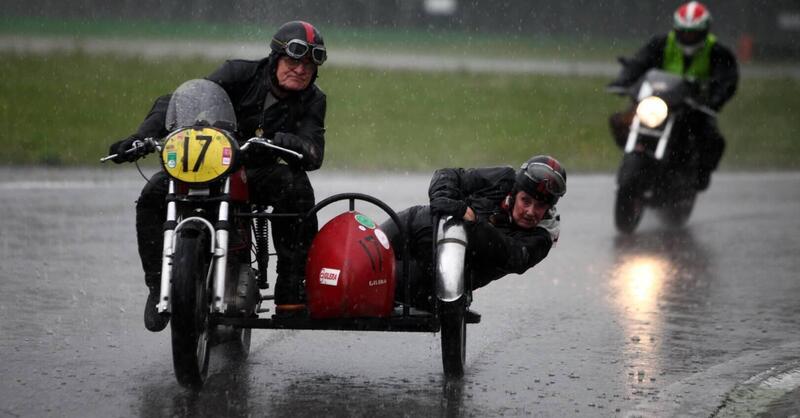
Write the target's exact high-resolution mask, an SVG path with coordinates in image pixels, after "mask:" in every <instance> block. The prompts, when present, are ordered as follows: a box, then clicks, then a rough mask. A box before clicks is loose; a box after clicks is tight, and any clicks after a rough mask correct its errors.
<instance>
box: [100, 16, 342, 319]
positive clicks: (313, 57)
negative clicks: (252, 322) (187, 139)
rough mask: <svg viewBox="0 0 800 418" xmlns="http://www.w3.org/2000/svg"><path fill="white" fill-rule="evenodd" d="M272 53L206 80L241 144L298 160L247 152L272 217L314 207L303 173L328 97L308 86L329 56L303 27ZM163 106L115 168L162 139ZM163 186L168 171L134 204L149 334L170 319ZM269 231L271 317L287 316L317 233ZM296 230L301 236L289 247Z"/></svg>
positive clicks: (279, 38)
mask: <svg viewBox="0 0 800 418" xmlns="http://www.w3.org/2000/svg"><path fill="white" fill-rule="evenodd" d="M270 49H271V52H270V54H269V56H267V57H266V58H264V59H261V60H258V61H246V60H229V61H226V62H225V63H224V64H223V65H222V66H221V67H219V68H218V69H217V70H216V71H214V72H213V73H212V74H211V75H209V76H208V77H206V78H207V79H208V80H211V81H213V82H215V83H217V84H219V85H220V86H221V87H222V88H223V89H224V90H225V91H226V92H227V94H228V96H230V99H231V102H232V104H233V108H234V111H235V113H236V118H237V121H238V125H239V126H238V132H236V134H237V135H238V137H239V138H240V139H248V138H251V137H253V136H262V137H264V138H269V139H271V140H272V143H273V144H275V145H278V146H281V147H284V148H288V149H291V150H293V151H296V152H299V153H300V154H302V155H303V157H302V159H299V160H298V159H296V158H295V157H293V156H291V155H287V154H285V153H282V154H277V153H276V152H275V151H269V150H267V149H266V147H251V148H249V149H248V150H247V153H246V155H244V158H243V160H244V165H245V167H246V170H247V179H248V186H249V189H250V195H251V199H252V201H253V203H256V204H259V205H269V206H272V207H273V209H274V212H275V213H305V212H307V211H308V210H309V209H311V208H312V207H313V206H314V204H315V199H314V189H313V188H312V187H311V183H310V181H309V178H308V175H307V174H306V171H312V170H316V169H318V168H319V167H320V166H321V165H322V160H323V155H324V150H325V110H326V96H325V94H324V93H323V92H322V91H321V90H320V89H319V88H318V87H317V86H316V84H315V83H314V81H315V80H316V78H317V75H318V73H317V70H318V67H319V66H320V65H322V64H323V63H324V62H325V60H326V59H327V52H326V50H325V43H324V41H323V39H322V36H321V35H320V33H319V31H318V30H317V29H316V28H315V27H314V26H312V25H311V24H309V23H307V22H302V21H291V22H288V23H285V24H283V25H282V26H281V27H280V28H279V29H278V31H277V32H276V33H275V35H274V36H273V37H272V40H271V41H270ZM169 101H170V95H165V96H161V97H159V98H158V99H157V100H156V101H155V103H154V104H153V107H152V109H151V110H150V112H149V114H148V115H147V117H146V118H145V120H144V121H143V122H142V123H141V125H140V126H139V129H138V130H137V132H136V133H135V134H133V135H131V136H130V137H128V138H126V139H123V140H121V141H118V142H116V143H114V144H113V145H111V147H110V150H109V153H110V154H118V156H117V157H116V158H115V159H114V162H116V163H122V162H125V161H134V160H136V159H137V158H139V157H140V155H139V153H131V154H125V151H126V150H129V149H130V148H132V147H133V145H134V142H135V141H140V140H142V138H146V137H155V138H162V137H164V136H166V135H167V134H168V132H167V131H166V129H165V126H164V124H165V116H166V112H167V107H168V104H169ZM167 187H168V177H167V175H166V173H164V172H163V171H160V172H158V173H156V174H155V175H154V176H153V177H152V178H151V179H150V180H149V182H148V183H147V184H146V185H145V187H144V189H143V190H142V192H141V195H140V197H139V199H138V200H137V203H136V232H137V239H138V246H139V255H140V257H141V260H142V267H143V269H144V272H145V284H146V285H147V287H148V288H149V290H150V294H149V296H148V297H147V303H146V305H145V311H144V322H145V327H146V328H147V329H148V330H150V331H161V330H162V329H164V328H165V327H166V325H167V322H168V317H165V316H162V315H158V314H157V312H156V305H157V303H158V298H159V287H160V281H161V251H162V242H163V231H162V225H163V223H164V221H165V220H166V201H165V197H166V194H167ZM272 225H273V229H272V238H273V242H274V245H275V250H276V252H277V255H278V263H277V266H276V270H277V274H278V277H277V281H276V285H275V304H276V314H278V315H292V314H295V313H297V312H302V311H303V310H304V308H305V305H304V304H303V300H302V293H301V287H302V279H303V277H304V273H305V258H306V257H305V256H306V254H307V252H308V247H309V245H310V243H311V240H312V239H313V236H314V233H315V232H316V231H317V220H316V217H314V218H313V219H312V220H311V222H309V223H306V224H305V225H301V224H299V223H298V222H296V221H294V220H281V219H280V218H278V219H274V220H273V221H272ZM298 231H299V232H300V234H301V238H300V241H299V242H295V237H296V236H297V233H298Z"/></svg>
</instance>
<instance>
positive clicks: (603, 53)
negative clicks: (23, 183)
mask: <svg viewBox="0 0 800 418" xmlns="http://www.w3.org/2000/svg"><path fill="white" fill-rule="evenodd" d="M680 3H681V2H678V1H663V0H649V1H639V2H629V1H623V0H606V1H599V2H598V1H587V0H564V1H560V2H550V1H539V0H507V1H489V0H471V1H464V0H375V1H365V0H340V1H325V0H295V1H285V0H273V1H256V0H239V1H235V2H229V1H223V0H190V1H168V0H161V1H159V0H135V1H134V0H102V1H101V0H81V1H72V2H61V1H57V0H28V1H25V2H19V1H12V0H0V7H1V8H2V10H3V16H2V17H0V58H2V64H0V68H2V70H3V74H4V77H3V79H2V80H0V106H2V107H1V108H0V124H2V126H5V127H6V130H7V133H9V134H10V135H6V136H4V137H3V138H2V139H0V141H2V143H3V145H4V149H6V150H9V151H10V152H8V153H4V154H3V155H2V156H0V163H4V164H37V163H45V164H79V165H87V164H88V165H92V164H94V161H96V159H95V157H98V156H101V154H103V152H104V151H105V150H106V149H107V145H108V144H109V143H111V142H113V140H116V139H119V138H122V137H124V136H126V135H128V134H129V133H131V132H132V131H133V130H135V128H136V126H137V125H138V123H139V122H140V121H141V119H142V118H143V117H144V115H145V114H146V112H147V110H148V109H149V106H150V104H151V103H152V100H153V99H154V98H155V97H157V96H158V95H160V94H163V93H166V92H169V91H171V90H172V89H174V88H175V87H177V85H178V84H180V82H181V81H183V80H186V79H189V78H198V77H203V76H205V75H207V74H208V73H210V72H211V71H213V69H214V68H216V67H217V66H218V65H220V64H221V63H222V60H223V59H226V58H247V59H258V58H260V57H263V56H264V55H266V53H267V50H268V47H267V41H268V40H269V38H270V36H271V35H272V33H273V32H274V31H275V30H276V29H277V27H278V26H279V25H280V24H282V23H284V22H286V21H289V20H295V19H301V20H307V21H309V22H311V23H313V24H314V25H316V26H317V27H318V28H319V29H320V30H321V32H322V34H323V36H324V38H325V41H326V45H327V47H328V51H329V56H330V61H329V62H328V63H326V65H325V66H323V67H322V68H321V69H320V78H319V80H318V84H319V85H320V87H322V88H323V90H325V92H326V93H327V94H328V115H327V120H326V122H327V125H328V134H327V141H328V149H327V156H326V167H328V168H335V169H358V170H384V169H385V170H414V171H417V170H423V171H424V170H429V169H431V168H432V167H437V166H444V165H448V166H450V165H457V166H470V165H488V164H500V163H503V164H517V163H518V161H517V160H519V159H520V158H521V157H520V156H521V155H530V154H533V153H539V152H547V153H552V154H555V155H557V156H559V157H560V158H561V159H562V160H563V161H564V162H565V164H568V165H569V166H571V167H574V168H575V169H577V170H580V171H611V170H613V169H614V167H616V165H617V164H618V161H619V157H620V152H619V150H618V149H616V147H615V146H614V144H613V141H612V140H611V137H610V135H609V132H608V127H607V116H608V115H609V114H610V113H611V112H614V111H615V110H618V109H620V108H622V107H624V106H626V105H627V103H626V102H625V100H624V99H621V98H618V97H614V96H611V95H609V94H606V93H605V92H604V90H603V88H604V86H605V84H606V83H607V82H608V81H610V80H611V79H612V78H613V77H614V75H615V74H616V72H617V71H618V65H617V64H616V58H617V57H618V56H621V55H631V54H633V53H634V52H635V51H636V50H637V49H638V48H639V47H641V46H642V45H643V44H644V43H645V42H646V41H647V40H648V39H649V38H650V36H653V35H655V34H659V33H663V32H665V31H667V30H669V28H670V26H671V22H672V13H673V12H674V10H675V9H676V8H677V7H678V6H679V5H680ZM705 3H706V5H707V6H708V7H709V9H710V10H711V13H712V16H713V18H714V23H713V25H712V31H713V32H714V33H715V34H716V35H717V36H718V38H719V39H720V41H721V42H722V43H723V44H725V45H727V46H728V47H729V48H730V49H731V50H733V51H734V52H735V53H736V55H737V57H738V59H739V61H740V64H741V65H742V74H743V77H742V79H741V81H740V86H739V92H738V94H737V96H736V97H734V98H733V99H732V101H731V102H730V104H729V105H728V106H727V107H726V108H725V109H724V110H723V113H722V115H721V117H720V125H721V129H722V131H723V133H724V134H725V135H726V137H727V138H728V142H729V146H728V151H727V153H726V155H725V157H724V158H723V162H722V167H723V168H724V169H728V170H741V169H744V170H749V169H769V170H773V169H780V170H783V169H797V168H800V145H798V144H800V138H798V137H799V136H800V121H799V120H798V118H796V117H795V116H794V115H796V114H797V112H798V110H800V3H798V2H797V1H796V0H773V1H766V0H728V1H707V2H705ZM65 144H69V146H68V147H66V146H65Z"/></svg>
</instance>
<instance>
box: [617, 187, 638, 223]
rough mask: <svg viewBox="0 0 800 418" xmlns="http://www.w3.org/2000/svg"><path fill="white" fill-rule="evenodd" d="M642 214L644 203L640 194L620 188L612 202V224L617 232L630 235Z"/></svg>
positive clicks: (626, 188) (631, 189) (630, 189)
mask: <svg viewBox="0 0 800 418" xmlns="http://www.w3.org/2000/svg"><path fill="white" fill-rule="evenodd" d="M642 214H644V201H643V199H642V196H641V194H640V193H638V192H637V191H636V190H634V189H633V188H628V187H620V188H619V189H617V198H616V201H615V202H614V224H615V225H616V227H617V230H618V231H619V232H622V233H624V234H630V233H632V232H633V231H634V230H636V227H637V226H639V222H640V221H641V220H642Z"/></svg>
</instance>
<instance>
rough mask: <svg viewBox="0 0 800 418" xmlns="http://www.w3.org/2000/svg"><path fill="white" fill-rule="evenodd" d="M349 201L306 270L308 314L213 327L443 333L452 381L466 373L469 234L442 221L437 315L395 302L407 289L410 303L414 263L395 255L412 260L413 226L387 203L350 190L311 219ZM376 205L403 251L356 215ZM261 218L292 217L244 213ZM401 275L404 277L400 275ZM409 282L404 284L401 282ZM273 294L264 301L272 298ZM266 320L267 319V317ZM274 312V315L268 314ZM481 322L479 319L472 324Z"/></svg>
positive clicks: (219, 320) (322, 234) (219, 319)
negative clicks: (409, 229)
mask: <svg viewBox="0 0 800 418" xmlns="http://www.w3.org/2000/svg"><path fill="white" fill-rule="evenodd" d="M342 201H347V202H348V203H349V206H348V209H347V210H346V211H345V212H343V213H341V214H339V215H338V216H336V217H334V218H333V219H331V220H330V221H329V222H328V223H326V224H325V225H324V226H323V227H322V228H321V229H320V231H319V232H318V233H317V235H316V236H315V238H314V241H313V243H312V246H311V248H310V250H309V255H308V260H307V266H306V299H307V306H308V311H309V315H308V316H307V317H300V318H297V317H294V318H279V317H275V316H268V317H267V316H266V315H264V314H265V312H261V313H260V314H256V315H254V316H252V317H246V318H243V317H225V316H213V317H212V318H211V322H212V325H227V326H232V327H234V328H235V329H243V330H247V329H253V328H262V329H301V330H343V331H391V332H432V333H436V332H441V343H442V365H443V369H444V374H445V376H446V377H448V378H451V377H460V376H462V375H463V373H464V361H465V353H466V350H465V348H466V324H467V322H468V318H467V308H468V306H469V303H470V302H471V299H472V295H471V292H470V291H469V286H467V285H465V280H466V277H467V272H466V271H465V265H464V252H465V250H466V234H465V233H464V231H463V227H461V226H460V224H459V223H457V222H453V221H450V222H449V223H448V222H445V221H444V220H442V221H441V222H440V224H439V228H438V232H437V234H438V236H439V238H438V241H435V242H437V245H436V250H435V251H436V254H435V259H436V260H437V266H436V270H437V274H436V275H435V277H434V280H435V281H436V283H434V284H435V286H432V288H434V289H436V292H435V293H436V295H435V296H436V298H435V300H436V301H437V302H436V303H435V304H434V307H433V309H432V311H431V312H428V311H421V310H417V309H414V308H412V307H411V306H409V305H407V304H403V303H399V302H396V301H395V290H396V287H397V286H398V283H404V284H405V286H404V288H402V289H399V290H400V292H405V293H401V294H404V295H405V296H406V297H405V298H403V300H410V298H409V297H408V296H409V295H410V294H411V289H410V283H411V280H408V279H409V274H410V272H409V267H408V263H399V266H398V265H396V264H395V251H401V252H402V253H401V254H403V257H402V259H403V260H408V259H409V248H408V247H409V246H408V241H407V239H406V237H407V234H406V230H405V225H403V224H402V222H401V221H400V218H399V217H398V216H397V214H396V213H395V212H394V211H393V210H392V209H391V208H390V207H389V206H387V205H386V204H385V203H383V202H382V201H380V200H378V199H376V198H374V197H372V196H369V195H364V194H359V193H344V194H338V195H334V196H331V197H329V198H327V199H325V200H323V201H321V202H319V203H318V204H317V205H316V206H314V208H312V209H311V211H309V213H308V214H306V215H298V216H301V217H302V216H305V217H310V216H313V215H315V214H316V213H318V212H319V211H320V210H322V209H323V208H326V207H328V206H330V205H332V204H334V203H337V202H342ZM356 201H362V202H367V203H371V204H373V205H375V206H377V207H378V208H380V209H381V210H382V211H383V212H385V213H386V214H387V215H388V216H389V218H390V219H391V220H392V221H393V222H394V223H395V224H396V225H397V227H398V229H399V230H400V234H401V240H400V242H402V248H393V247H392V245H391V243H390V241H389V239H387V237H386V235H385V234H384V232H383V231H382V230H381V229H380V228H379V227H378V226H377V225H376V224H375V222H374V221H373V220H372V219H370V218H369V217H368V216H366V215H364V214H362V213H360V212H358V211H356V209H355V202H356ZM240 216H250V217H254V218H274V217H277V216H286V215H285V214H271V213H252V214H246V215H245V214H240ZM398 275H400V277H398ZM401 278H402V280H398V279H401ZM271 298H272V296H264V297H262V300H269V299H271ZM262 315H264V316H262ZM267 315H268V314H267ZM479 321H480V316H478V315H471V316H470V317H469V322H470V323H477V322H479Z"/></svg>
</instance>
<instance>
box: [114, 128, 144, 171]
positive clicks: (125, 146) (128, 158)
mask: <svg viewBox="0 0 800 418" xmlns="http://www.w3.org/2000/svg"><path fill="white" fill-rule="evenodd" d="M137 141H138V142H137ZM135 145H139V147H138V148H137V149H136V151H132V152H128V151H130V150H131V149H132V148H134V146H135ZM144 145H145V144H144V138H142V137H141V136H139V135H137V134H133V135H131V136H129V137H127V138H125V139H123V140H121V141H117V142H115V143H113V144H111V146H110V147H108V154H109V155H113V154H117V156H116V157H114V158H112V159H111V161H113V162H115V163H117V164H122V163H124V162H133V161H136V160H138V159H139V158H141V157H142V156H143V155H145V154H146V153H147V151H148V150H147V147H146V146H144Z"/></svg>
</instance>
